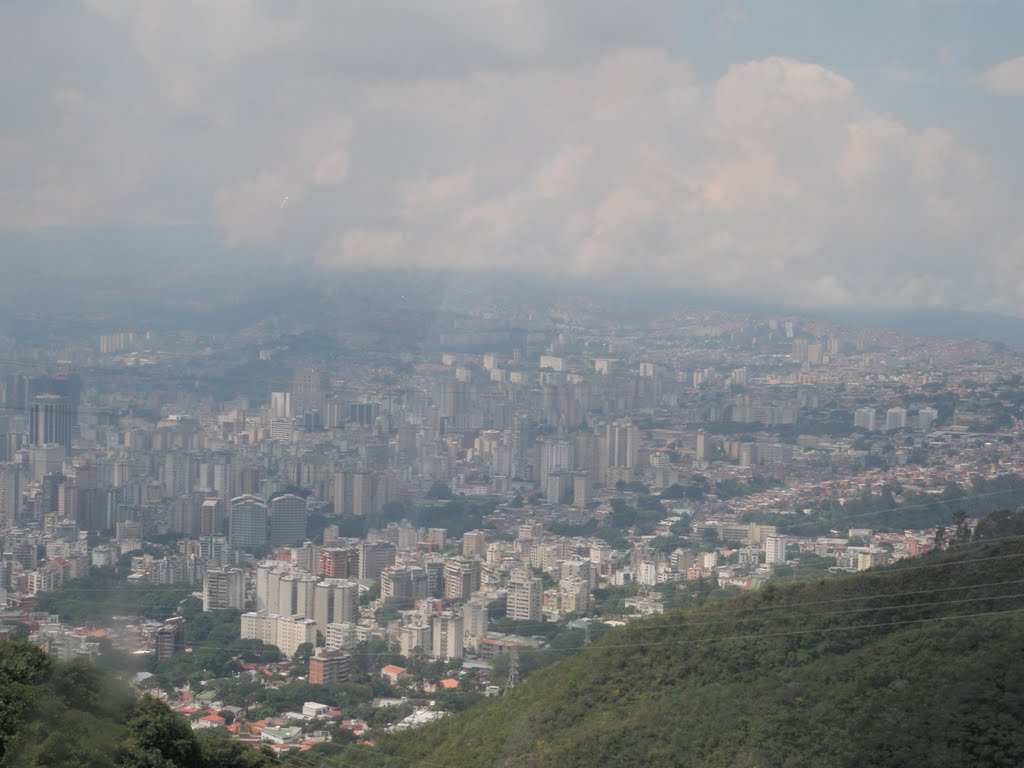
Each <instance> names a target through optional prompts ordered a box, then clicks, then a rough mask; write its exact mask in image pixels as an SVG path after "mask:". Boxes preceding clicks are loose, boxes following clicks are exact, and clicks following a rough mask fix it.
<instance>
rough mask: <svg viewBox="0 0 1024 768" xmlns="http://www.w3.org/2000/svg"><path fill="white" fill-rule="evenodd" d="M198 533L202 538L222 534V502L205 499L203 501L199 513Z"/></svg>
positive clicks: (223, 518)
mask: <svg viewBox="0 0 1024 768" xmlns="http://www.w3.org/2000/svg"><path fill="white" fill-rule="evenodd" d="M200 514H201V521H200V524H199V533H200V534H202V535H203V536H216V535H218V534H221V533H224V529H225V525H224V523H225V522H226V520H225V515H224V502H223V501H222V500H221V499H206V500H205V501H203V507H202V511H201V513H200Z"/></svg>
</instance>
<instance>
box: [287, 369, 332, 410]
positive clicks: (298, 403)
mask: <svg viewBox="0 0 1024 768" xmlns="http://www.w3.org/2000/svg"><path fill="white" fill-rule="evenodd" d="M327 384H328V382H327V376H326V375H325V374H324V373H323V372H322V371H318V370H316V369H315V368H296V369H295V376H294V378H293V379H292V393H291V394H292V397H291V406H292V414H293V415H295V416H301V415H302V414H303V413H305V412H306V411H320V412H322V411H323V408H324V391H325V390H326V389H327Z"/></svg>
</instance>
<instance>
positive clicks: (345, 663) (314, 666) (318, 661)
mask: <svg viewBox="0 0 1024 768" xmlns="http://www.w3.org/2000/svg"><path fill="white" fill-rule="evenodd" d="M351 665H352V657H351V656H349V655H348V654H347V653H344V652H342V651H321V652H320V653H318V654H316V655H315V656H310V657H309V682H311V683H313V685H333V684H334V683H344V682H347V681H348V676H349V673H350V668H351Z"/></svg>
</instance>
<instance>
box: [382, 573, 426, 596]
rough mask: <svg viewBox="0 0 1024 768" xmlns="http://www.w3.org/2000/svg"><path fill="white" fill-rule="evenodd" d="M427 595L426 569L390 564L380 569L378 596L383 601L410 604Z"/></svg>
mask: <svg viewBox="0 0 1024 768" xmlns="http://www.w3.org/2000/svg"><path fill="white" fill-rule="evenodd" d="M429 595H430V591H429V588H428V581H427V571H426V569H424V568H420V567H419V566H415V565H413V566H408V567H405V568H400V567H396V566H390V567H388V568H385V569H384V570H383V571H381V574H380V597H381V599H382V600H383V601H384V602H386V603H387V602H391V603H407V604H411V603H413V602H414V601H415V600H421V599H424V598H427V597H429Z"/></svg>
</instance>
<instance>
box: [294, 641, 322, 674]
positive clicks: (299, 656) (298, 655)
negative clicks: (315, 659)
mask: <svg viewBox="0 0 1024 768" xmlns="http://www.w3.org/2000/svg"><path fill="white" fill-rule="evenodd" d="M315 651H316V649H315V648H314V647H313V644H312V643H301V644H300V645H299V647H298V648H296V649H295V653H293V654H292V664H294V665H295V666H297V667H301V668H302V669H305V668H306V667H308V666H309V657H310V656H312V655H313V653H314V652H315Z"/></svg>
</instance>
